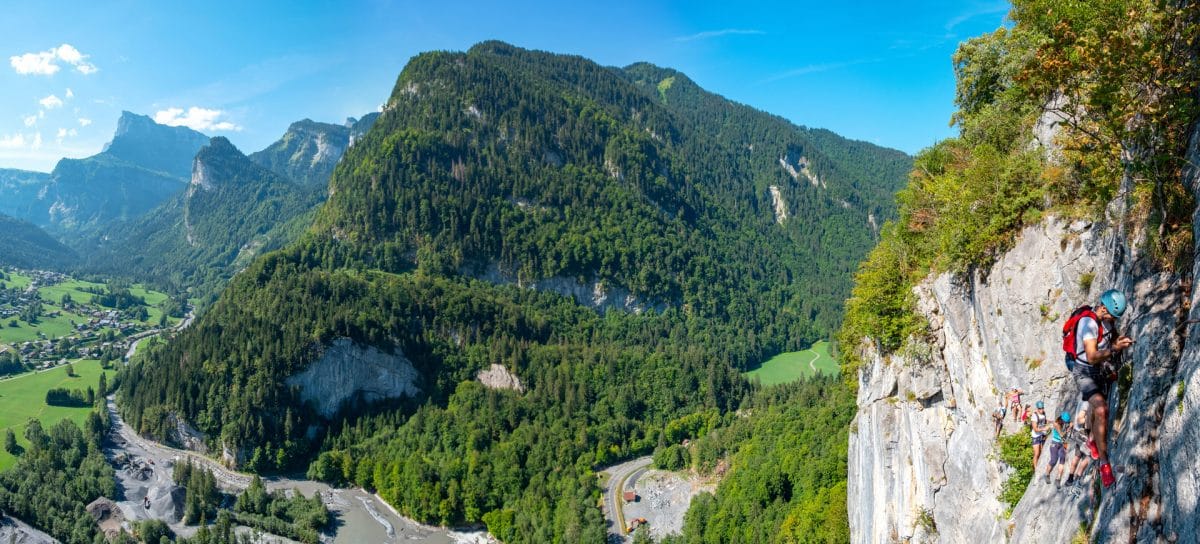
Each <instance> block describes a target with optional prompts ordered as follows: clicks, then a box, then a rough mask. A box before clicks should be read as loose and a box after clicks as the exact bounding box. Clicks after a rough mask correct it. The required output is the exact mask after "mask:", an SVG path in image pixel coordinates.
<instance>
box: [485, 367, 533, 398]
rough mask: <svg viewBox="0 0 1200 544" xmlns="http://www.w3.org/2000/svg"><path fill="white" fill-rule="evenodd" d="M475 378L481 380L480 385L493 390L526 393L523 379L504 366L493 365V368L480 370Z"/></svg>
mask: <svg viewBox="0 0 1200 544" xmlns="http://www.w3.org/2000/svg"><path fill="white" fill-rule="evenodd" d="M475 378H476V379H478V380H479V383H482V384H483V385H484V386H485V387H489V388H491V389H511V390H513V391H516V392H518V393H524V392H525V386H524V385H521V379H520V378H518V377H517V376H516V375H515V374H513V373H512V372H509V371H508V369H507V368H504V365H498V364H495V363H492V365H491V366H489V367H487V368H485V369H483V370H480V371H479V374H477V375H476V376H475Z"/></svg>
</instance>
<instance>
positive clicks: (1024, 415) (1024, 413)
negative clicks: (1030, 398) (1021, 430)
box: [1021, 404, 1033, 427]
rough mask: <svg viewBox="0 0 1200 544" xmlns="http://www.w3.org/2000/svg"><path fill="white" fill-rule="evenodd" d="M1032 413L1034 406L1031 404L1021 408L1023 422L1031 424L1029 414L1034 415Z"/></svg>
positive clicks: (1025, 424)
mask: <svg viewBox="0 0 1200 544" xmlns="http://www.w3.org/2000/svg"><path fill="white" fill-rule="evenodd" d="M1032 415H1033V407H1031V406H1030V405H1029V404H1026V405H1025V408H1024V409H1022V410H1021V424H1022V425H1024V426H1026V427H1028V426H1029V416H1032Z"/></svg>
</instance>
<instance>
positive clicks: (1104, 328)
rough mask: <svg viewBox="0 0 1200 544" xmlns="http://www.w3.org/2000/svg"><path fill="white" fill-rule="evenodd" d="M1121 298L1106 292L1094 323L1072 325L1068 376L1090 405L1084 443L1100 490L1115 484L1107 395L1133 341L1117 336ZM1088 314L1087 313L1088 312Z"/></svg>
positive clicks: (1085, 320) (1085, 321)
mask: <svg viewBox="0 0 1200 544" xmlns="http://www.w3.org/2000/svg"><path fill="white" fill-rule="evenodd" d="M1125 308H1126V301H1125V295H1124V294H1123V293H1121V292H1120V291H1117V290H1116V289H1109V290H1107V291H1105V292H1104V294H1103V295H1100V304H1099V305H1098V306H1096V307H1095V309H1094V311H1095V313H1094V315H1095V316H1096V318H1095V319H1093V318H1092V317H1091V315H1084V316H1083V317H1081V318H1080V319H1079V321H1078V322H1077V323H1076V330H1077V331H1078V332H1077V334H1076V335H1075V364H1074V368H1073V369H1072V373H1073V374H1074V375H1075V383H1076V384H1078V385H1079V392H1080V395H1081V396H1082V398H1083V400H1085V401H1087V402H1088V404H1090V405H1091V410H1090V415H1091V417H1090V418H1089V420H1088V425H1087V426H1088V428H1089V429H1091V437H1090V438H1091V439H1090V440H1089V441H1088V449H1089V450H1090V453H1091V456H1092V459H1097V460H1099V461H1100V481H1101V482H1102V483H1103V484H1104V487H1108V486H1111V485H1112V484H1113V483H1114V482H1116V478H1114V477H1113V473H1112V465H1111V464H1109V462H1108V393H1109V388H1110V387H1111V385H1112V383H1113V382H1114V381H1115V380H1116V371H1115V370H1114V369H1115V368H1116V367H1117V365H1118V364H1119V362H1120V361H1119V359H1120V356H1119V354H1120V352H1122V351H1124V350H1125V349H1127V348H1128V347H1129V346H1131V345H1133V339H1131V338H1129V337H1128V336H1122V335H1119V334H1118V333H1117V327H1116V324H1117V323H1116V322H1117V319H1119V318H1120V317H1121V315H1123V314H1124V313H1125ZM1089 314H1090V312H1089Z"/></svg>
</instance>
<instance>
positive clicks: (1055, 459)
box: [1046, 411, 1071, 486]
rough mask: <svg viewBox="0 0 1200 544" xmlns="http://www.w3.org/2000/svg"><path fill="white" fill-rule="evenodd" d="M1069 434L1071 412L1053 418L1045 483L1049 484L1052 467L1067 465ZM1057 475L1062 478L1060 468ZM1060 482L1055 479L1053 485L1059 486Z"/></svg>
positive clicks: (1052, 471) (1064, 412)
mask: <svg viewBox="0 0 1200 544" xmlns="http://www.w3.org/2000/svg"><path fill="white" fill-rule="evenodd" d="M1070 432H1071V412H1067V411H1063V413H1061V414H1059V416H1058V417H1056V418H1054V424H1053V425H1051V427H1050V464H1049V465H1046V483H1050V476H1051V474H1053V473H1054V466H1055V465H1058V464H1062V466H1066V465H1067V445H1066V440H1067V437H1068V436H1070ZM1058 475H1059V477H1060V478H1061V477H1062V467H1059V469H1058ZM1059 482H1060V480H1059V479H1058V478H1055V480H1054V483H1055V485H1056V486H1057V485H1060V484H1059Z"/></svg>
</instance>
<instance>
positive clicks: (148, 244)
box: [89, 137, 320, 294]
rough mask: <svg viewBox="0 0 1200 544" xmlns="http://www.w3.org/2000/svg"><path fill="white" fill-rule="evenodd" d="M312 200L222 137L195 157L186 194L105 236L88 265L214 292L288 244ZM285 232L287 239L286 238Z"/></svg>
mask: <svg viewBox="0 0 1200 544" xmlns="http://www.w3.org/2000/svg"><path fill="white" fill-rule="evenodd" d="M318 202H320V192H318V191H316V190H311V189H304V188H300V187H297V186H296V185H295V184H294V183H292V182H291V181H289V180H286V179H284V178H282V177H280V176H278V175H276V174H275V173H273V172H271V171H269V170H267V169H265V168H263V167H261V166H258V165H257V164H254V163H253V162H251V161H250V160H249V159H248V158H247V157H246V156H245V155H243V154H242V153H241V152H240V151H238V150H237V148H235V147H234V146H233V144H231V143H229V140H226V139H225V138H222V137H217V138H213V139H212V140H211V142H210V143H209V144H208V145H206V146H205V147H203V148H202V149H200V151H199V153H197V154H196V156H195V160H194V161H193V167H192V178H191V182H190V183H189V185H188V188H187V190H186V191H184V192H183V193H182V194H178V195H175V196H174V197H173V198H171V199H169V200H168V201H167V202H165V203H163V204H162V205H160V206H159V207H157V208H155V209H154V210H152V211H151V212H149V213H146V214H145V215H144V216H142V217H140V218H138V219H137V220H135V221H132V222H130V223H129V224H126V225H121V226H120V227H117V228H115V229H113V230H112V231H111V232H109V233H106V234H105V235H104V237H103V238H101V239H99V240H98V242H97V243H98V244H99V252H98V254H97V255H95V256H94V257H93V258H92V259H90V264H89V268H90V269H92V270H98V271H102V272H107V273H116V274H128V273H130V271H131V270H136V271H137V272H136V274H137V275H138V277H140V278H146V279H150V280H154V281H158V282H160V283H164V284H167V285H171V286H173V287H175V288H178V289H183V288H187V287H193V288H195V289H196V291H195V292H194V293H195V294H208V293H213V292H215V291H216V290H217V289H218V288H219V286H220V285H222V284H223V283H224V282H225V281H227V280H228V278H230V277H231V276H232V275H233V274H234V273H235V272H236V271H237V270H238V269H240V268H242V267H244V266H245V265H246V263H248V262H249V260H250V259H251V258H253V257H254V256H255V255H257V254H258V253H259V252H260V251H264V250H270V249H273V248H277V247H280V246H281V245H283V243H286V242H288V241H291V240H293V239H295V232H292V231H299V230H302V229H303V228H304V226H306V225H307V223H306V222H305V223H303V224H301V225H299V226H298V227H292V226H290V223H291V222H293V221H297V220H299V219H300V218H301V217H302V216H304V215H305V214H307V213H308V212H309V211H310V210H311V209H312V208H313V207H314V206H316V204H317V203H318ZM289 232H291V234H289Z"/></svg>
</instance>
